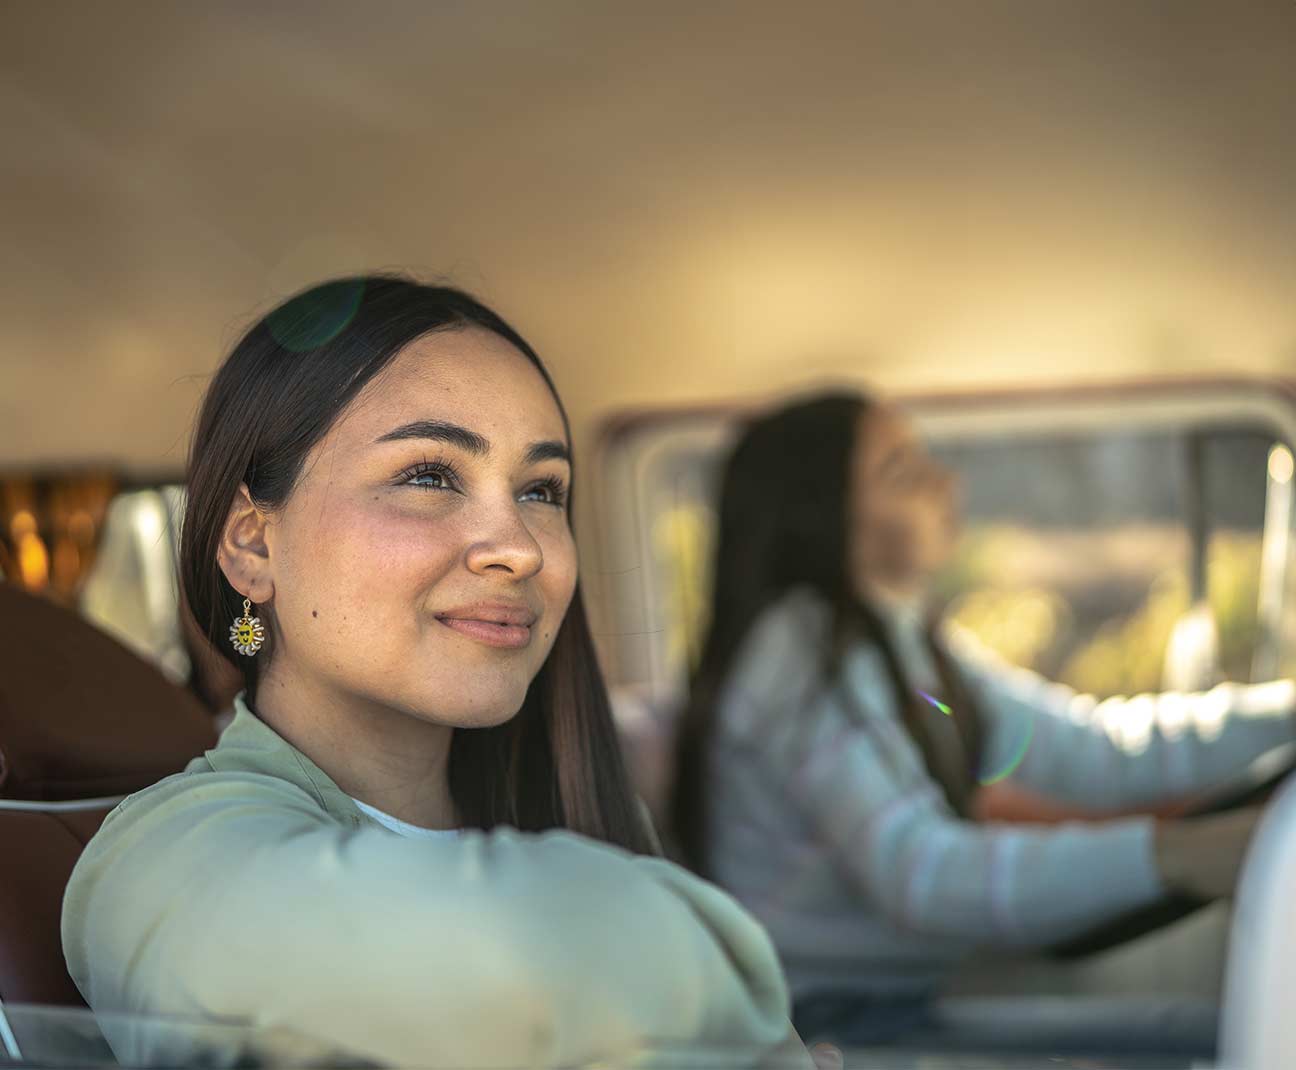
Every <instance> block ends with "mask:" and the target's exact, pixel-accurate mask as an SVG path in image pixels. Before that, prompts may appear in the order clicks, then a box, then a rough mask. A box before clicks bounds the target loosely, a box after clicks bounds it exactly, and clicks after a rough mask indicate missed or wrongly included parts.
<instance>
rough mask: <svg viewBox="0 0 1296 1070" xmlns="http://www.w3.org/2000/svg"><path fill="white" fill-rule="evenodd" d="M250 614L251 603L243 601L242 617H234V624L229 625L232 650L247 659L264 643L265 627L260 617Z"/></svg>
mask: <svg viewBox="0 0 1296 1070" xmlns="http://www.w3.org/2000/svg"><path fill="white" fill-rule="evenodd" d="M251 612H252V603H251V602H249V601H248V600H247V599H246V598H245V599H243V616H241V617H235V618H234V623H233V624H231V625H230V642H231V643H233V644H234V649H235V650H236V651H237V652H238V653H240V654H243V655H245V656H246V657H249V658H250V657H251V656H252V655H253V654H255V653H256V652H257V651H258V650H260V649H261V644H262V643H264V642H265V626H264V625H263V624H262V623H261V618H260V617H253V616H250V614H251Z"/></svg>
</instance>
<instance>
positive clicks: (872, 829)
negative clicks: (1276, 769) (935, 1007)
mask: <svg viewBox="0 0 1296 1070" xmlns="http://www.w3.org/2000/svg"><path fill="white" fill-rule="evenodd" d="M829 626H830V613H829V609H828V607H827V605H826V604H825V603H824V602H822V601H820V600H819V599H818V598H817V596H816V595H815V594H813V593H812V592H811V591H810V590H809V589H798V590H796V591H793V592H791V593H790V594H788V595H787V596H786V597H785V598H784V599H783V600H782V601H781V602H779V603H778V604H776V605H775V606H774V607H772V608H771V609H770V610H769V611H767V612H766V614H764V615H763V616H762V618H761V619H759V620H758V621H757V623H756V624H755V625H754V626H753V629H752V631H751V633H750V634H749V635H748V637H747V639H746V640H745V643H744V646H743V648H742V649H741V650H740V652H739V656H738V659H737V662H736V664H735V668H734V671H733V673H732V674H731V677H730V680H729V682H728V684H727V687H726V690H725V692H724V694H723V695H722V698H721V704H720V708H719V730H718V732H717V736H716V739H715V741H714V746H713V749H712V752H711V753H710V755H709V756H708V757H709V765H710V774H711V783H712V791H713V794H712V800H713V802H712V807H711V824H710V837H711V845H712V849H711V864H712V872H713V875H714V876H715V878H716V879H717V881H718V882H719V883H720V884H721V885H722V886H724V887H725V888H727V889H728V890H730V891H732V892H733V893H734V894H735V895H736V896H737V897H738V899H739V900H740V901H741V902H742V903H743V904H744V905H745V906H747V907H748V909H750V910H751V911H752V912H753V913H754V914H755V915H756V916H757V917H758V918H760V919H761V921H762V922H764V924H765V925H766V927H767V928H768V929H769V931H770V934H771V935H772V936H773V938H774V942H775V944H776V946H777V947H778V949H779V952H780V954H781V955H782V957H783V961H784V966H785V968H786V970H787V974H788V980H789V982H790V984H791V986H792V990H793V995H794V997H796V998H800V997H802V996H805V995H807V994H810V993H813V992H817V991H824V990H831V991H835V992H863V993H877V992H881V993H889V994H896V993H901V992H915V993H917V992H923V991H928V990H930V989H932V988H933V987H934V986H935V985H936V984H937V983H938V981H939V980H940V979H941V978H942V977H943V976H944V975H945V974H946V973H947V972H948V970H949V968H950V967H951V966H952V965H953V964H954V963H955V962H957V961H958V960H959V959H960V958H961V957H962V956H964V955H966V954H967V953H968V952H969V951H970V950H971V949H973V948H976V947H978V946H985V945H991V946H1008V947H1030V946H1041V945H1048V944H1050V943H1053V942H1055V941H1060V940H1062V939H1064V938H1066V937H1068V936H1072V935H1075V934H1077V933H1079V932H1081V931H1083V930H1085V929H1087V928H1089V927H1091V926H1093V925H1095V924H1097V923H1099V922H1102V921H1104V920H1107V919H1110V918H1113V917H1114V916H1116V915H1118V914H1120V913H1122V912H1124V911H1127V910H1130V909H1132V908H1135V907H1138V906H1141V905H1143V904H1146V903H1148V902H1150V901H1152V900H1154V899H1155V898H1157V897H1158V896H1160V895H1162V894H1163V893H1164V888H1163V887H1162V885H1161V881H1160V878H1159V876H1158V873H1157V870H1156V867H1155V865H1154V860H1153V845H1152V838H1153V831H1154V821H1153V819H1152V818H1150V817H1135V818H1129V819H1122V820H1113V821H1110V822H1106V823H1103V824H1068V825H1058V826H1052V827H1049V826H1009V825H984V824H976V823H973V822H970V821H965V820H960V819H959V818H958V817H957V816H956V815H955V814H954V813H953V812H952V811H951V809H950V807H949V805H948V804H947V802H946V800H945V797H944V795H943V793H942V791H941V789H940V788H939V787H938V785H937V784H936V783H935V782H934V781H933V780H932V778H931V777H930V776H929V775H928V772H927V770H926V768H925V766H924V764H923V761H922V758H921V755H920V753H919V751H918V749H917V747H916V746H915V745H914V743H913V741H912V739H911V738H910V736H909V734H908V733H907V732H906V730H905V729H904V727H903V725H902V724H901V721H900V718H899V716H898V713H897V710H896V707H895V699H894V694H893V687H892V684H891V681H890V679H889V677H888V676H887V674H886V671H885V667H884V664H883V661H882V657H881V654H880V652H879V651H878V650H877V649H875V648H874V647H873V646H872V645H871V644H866V643H861V644H858V645H857V646H856V647H854V648H853V649H851V650H850V651H849V652H848V654H847V656H846V659H845V664H844V690H845V693H846V694H848V695H849V696H850V698H851V700H852V701H851V702H846V701H844V700H843V695H842V694H841V693H835V692H826V691H824V690H823V689H821V688H819V687H817V686H816V685H817V683H818V672H817V666H818V664H819V652H820V651H821V650H822V649H824V645H825V644H826V643H827V642H828V631H829ZM890 626H891V627H892V628H893V629H894V631H893V639H894V641H895V645H896V648H897V651H898V653H899V655H900V657H901V658H902V660H903V661H904V662H905V664H906V667H907V669H908V670H909V671H910V673H911V674H912V675H913V676H914V677H915V679H916V680H922V679H924V677H925V675H929V673H930V666H927V665H924V664H922V659H923V657H924V656H925V655H924V654H923V644H922V642H921V640H920V638H919V634H918V623H917V619H916V618H913V619H909V620H907V621H906V620H905V619H900V618H897V619H893V620H892V621H891V622H890ZM947 645H948V646H949V648H950V650H951V654H952V656H953V659H954V661H955V663H956V664H957V666H958V667H959V669H960V670H961V671H962V675H963V677H964V679H965V680H966V681H967V683H968V685H969V686H970V687H971V688H972V689H973V691H974V692H975V694H976V696H977V698H978V705H979V708H980V711H981V713H982V714H983V716H984V718H985V720H986V724H985V726H984V730H985V736H986V740H985V744H986V745H985V756H984V766H983V772H984V773H988V774H989V775H991V776H995V775H999V774H1000V773H1002V772H1004V771H1007V770H1011V771H1012V779H1013V780H1015V781H1016V782H1018V783H1020V784H1021V785H1023V786H1025V787H1028V788H1030V789H1032V790H1035V791H1037V792H1040V793H1043V794H1046V795H1049V796H1051V797H1054V798H1056V799H1059V800H1063V801H1068V802H1074V803H1077V804H1081V805H1087V806H1092V807H1095V808H1097V807H1110V808H1113V809H1119V808H1133V807H1136V806H1137V805H1139V804H1142V803H1150V802H1153V801H1155V800H1158V799H1164V798H1167V797H1171V796H1176V795H1182V794H1185V793H1188V792H1192V791H1194V790H1197V789H1201V788H1205V787H1207V786H1210V785H1212V784H1215V783H1217V782H1219V781H1221V780H1223V779H1225V778H1227V777H1228V776H1229V775H1230V774H1232V773H1235V772H1237V771H1238V770H1240V769H1241V768H1242V767H1243V765H1244V764H1245V763H1246V762H1247V761H1248V760H1250V759H1252V758H1254V757H1256V756H1258V755H1259V754H1261V753H1263V752H1264V751H1266V750H1269V749H1271V748H1273V747H1275V746H1277V745H1279V744H1281V743H1285V742H1288V741H1290V740H1291V739H1292V738H1293V735H1294V731H1293V718H1292V714H1293V710H1296V684H1293V682H1292V681H1290V680H1284V681H1277V682H1274V683H1271V684H1263V685H1257V686H1249V687H1247V686H1239V685H1232V684H1225V685H1221V686H1219V687H1216V688H1215V689H1213V690H1211V691H1209V692H1205V693H1201V694H1176V693H1166V694H1161V695H1155V696H1154V695H1143V696H1139V697H1137V698H1131V699H1109V700H1107V701H1104V702H1096V701H1095V700H1094V699H1092V698H1090V697H1086V696H1082V695H1077V694H1076V693H1075V692H1073V691H1072V690H1070V689H1069V688H1067V687H1064V686H1062V685H1060V684H1055V683H1050V682H1048V681H1046V680H1044V679H1042V678H1041V677H1039V676H1037V675H1035V674H1033V673H1030V672H1026V671H1024V670H1021V669H1016V668H1013V667H1010V666H1008V665H1005V664H1002V663H1000V662H996V661H995V660H994V659H993V658H992V657H990V656H989V655H988V654H987V653H986V652H985V651H984V650H982V649H980V648H978V647H976V645H975V644H974V643H973V642H972V641H971V640H970V639H969V638H968V637H967V636H965V635H959V634H951V635H950V636H949V637H948V643H947ZM919 686H922V685H921V684H919ZM931 716H932V717H936V718H939V717H941V716H942V715H941V714H940V713H938V712H936V710H932V712H931Z"/></svg>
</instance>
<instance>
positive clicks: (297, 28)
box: [0, 0, 1296, 468]
mask: <svg viewBox="0 0 1296 1070" xmlns="http://www.w3.org/2000/svg"><path fill="white" fill-rule="evenodd" d="M125 10H126V11H127V14H125V15H123V14H122V9H120V8H116V7H115V6H112V5H103V6H94V5H78V6H68V5H45V4H41V3H36V2H34V0H32V2H28V3H20V4H14V5H10V6H9V7H7V8H6V33H5V36H4V41H3V43H2V44H0V128H3V129H4V130H5V131H6V135H5V141H4V148H3V150H2V151H3V168H0V213H2V217H3V228H2V232H3V239H4V240H3V243H0V361H2V362H3V363H2V364H0V369H2V375H0V465H13V464H23V463H35V462H44V461H59V460H77V459H83V458H86V457H100V456H105V455H106V456H112V457H115V458H119V459H121V460H123V461H126V462H129V463H131V464H134V465H136V466H141V467H149V468H153V467H159V466H177V465H178V464H179V463H180V458H181V455H182V447H183V443H184V439H185V435H186V432H187V428H188V425H189V422H190V420H191V417H192V413H193V411H194V408H195V405H196V403H197V399H198V397H199V394H200V391H201V388H202V384H203V382H204V378H205V376H206V375H207V374H209V372H210V370H211V369H212V368H213V366H214V365H215V363H216V362H217V360H218V359H219V357H220V355H221V353H222V351H223V349H224V348H225V347H226V346H228V344H229V343H230V341H231V340H232V338H233V336H234V334H235V332H236V331H237V329H238V327H239V326H240V325H241V324H242V323H244V322H246V321H247V320H248V318H250V317H251V316H252V315H253V314H254V313H255V312H256V311H257V310H258V309H263V308H264V307H266V305H267V303H268V302H270V301H271V300H272V299H273V298H274V297H276V296H278V295H282V294H283V293H285V292H288V291H290V290H292V289H294V288H296V287H298V286H300V285H303V284H305V283H307V282H309V281H312V280H315V279H317V278H319V277H320V276H322V275H326V274H329V273H334V272H339V271H345V270H354V269H356V268H359V267H374V266H406V267H410V268H413V269H415V270H417V271H422V272H426V273H431V274H440V273H445V274H448V275H449V276H450V277H452V278H453V279H454V280H455V281H457V282H459V283H461V284H463V285H466V286H468V287H470V288H473V289H476V290H478V291H480V292H482V293H483V294H484V295H486V296H487V297H488V298H490V299H493V300H495V301H496V302H497V303H498V304H499V306H500V307H501V308H502V309H503V310H504V311H505V312H506V313H507V314H508V315H510V316H511V317H512V318H514V319H515V320H516V322H517V323H518V324H519V326H521V327H522V328H523V330H524V332H526V333H528V334H529V335H530V336H532V338H533V339H534V341H535V342H536V343H537V345H538V346H539V348H540V349H541V351H542V352H543V353H545V354H546V355H547V357H548V359H549V361H550V363H551V364H552V366H553V368H554V370H555V373H556V375H557V377H558V379H559V382H560V385H561V386H562V388H563V389H564V391H565V394H566V397H567V400H568V403H569V407H570V409H571V411H572V414H573V416H574V418H575V422H576V426H577V429H578V436H579V442H578V446H579V445H582V444H585V443H587V442H588V439H589V431H590V428H591V427H592V426H593V424H594V422H595V421H596V420H597V419H598V418H599V417H600V416H601V415H602V414H605V413H607V412H609V411H611V410H615V409H617V408H620V407H623V406H630V405H641V404H647V403H665V402H684V401H690V400H697V399H705V398H708V397H712V396H715V395H717V394H720V395H725V396H733V395H740V394H745V393H752V392H759V393H765V392H769V391H771V390H773V389H775V388H777V387H781V386H784V385H788V384H792V383H796V382H800V381H803V380H805V379H807V378H813V377H817V376H819V375H821V374H824V373H838V374H851V375H860V376H863V377H867V378H868V379H871V380H874V381H876V382H878V383H880V384H883V385H884V386H888V387H893V388H900V387H911V386H922V387H931V386H942V387H943V386H957V385H962V384H967V385H976V384H985V383H998V382H1004V381H1012V382H1020V381H1023V380H1025V381H1041V380H1047V381H1056V380H1069V379H1075V378H1107V377H1113V376H1121V377H1123V376H1128V375H1140V374H1167V373H1169V374H1190V373H1193V372H1199V371H1221V370H1230V371H1246V372H1252V373H1257V374H1264V373H1273V372H1278V371H1288V372H1291V371H1292V370H1293V367H1294V366H1296V359H1293V352H1294V350H1293V346H1294V345H1296V301H1293V297H1292V295H1293V293H1296V286H1294V285H1293V284H1294V283H1296V211H1293V199H1292V191H1293V190H1296V139H1294V138H1293V137H1292V131H1293V130H1296V73H1294V72H1296V7H1294V6H1293V5H1291V4H1289V3H1271V4H1267V5H1266V4H1251V5H1224V4H1218V3H1205V2H1203V3H1193V2H1188V0H1182V2H1180V0H1167V2H1162V3H1154V2H1149V0H1144V2H1140V3H1137V4H1129V3H1125V2H1123V0H1122V2H1110V0H1109V2H1076V3H1061V2H1045V3H1040V2H1036V0H1026V2H1021V3H1004V2H1000V3H977V4H967V5H960V4H957V3H947V2H941V3H928V4H925V5H924V4H909V5H895V4H887V5H877V6H874V7H867V6H864V5H841V6H831V7H830V6H825V7H822V8H819V9H816V8H815V7H814V6H813V5H810V6H803V5H784V4H776V3H770V4H758V3H741V4H733V5H729V6H723V5H722V6H708V7H707V8H706V10H705V11H703V12H701V13H699V12H694V11H692V10H691V9H690V8H689V7H686V6H682V7H680V8H679V9H677V10H675V11H671V10H668V9H664V8H662V7H661V6H660V5H652V6H651V7H647V6H645V7H644V8H642V9H640V10H638V11H635V10H633V9H631V8H629V7H608V6H606V5H598V4H587V5H580V4H566V5H564V4H556V3H550V4H543V5H528V6H520V5H519V6H514V7H507V6H502V5H457V6H452V5H439V4H429V5H411V6H400V5H387V6H382V5H379V6H369V5H354V4H342V3H326V4H315V5H311V7H310V11H311V17H309V18H304V17H302V16H301V15H300V14H292V13H291V11H290V9H289V8H288V7H287V6H286V5H284V6H280V7H278V8H276V9H275V10H274V11H271V12H258V11H257V10H256V9H255V8H254V7H251V6H242V7H235V6H232V5H231V6H212V7H211V9H205V8H201V7H199V6H198V5H171V4H166V5H158V6H156V7H147V6H144V5H131V6H130V7H129V8H127V9H125Z"/></svg>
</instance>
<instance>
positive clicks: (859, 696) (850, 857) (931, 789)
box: [722, 602, 1164, 947]
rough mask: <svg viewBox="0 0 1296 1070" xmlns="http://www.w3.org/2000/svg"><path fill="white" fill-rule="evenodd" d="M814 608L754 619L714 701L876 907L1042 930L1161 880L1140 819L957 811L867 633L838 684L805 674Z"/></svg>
mask: <svg viewBox="0 0 1296 1070" xmlns="http://www.w3.org/2000/svg"><path fill="white" fill-rule="evenodd" d="M818 612H819V610H818V607H812V606H810V605H808V604H806V603H804V602H802V603H800V604H797V603H791V604H789V605H784V606H783V607H781V608H780V609H779V610H777V611H776V612H774V613H772V614H770V615H768V617H767V618H766V619H765V620H763V622H762V623H761V624H760V625H759V626H758V627H757V629H755V630H754V634H753V635H752V636H751V637H750V642H749V644H748V645H747V649H746V652H745V653H744V655H743V657H742V660H741V667H740V670H739V672H738V673H737V674H736V675H735V677H734V678H733V679H732V680H731V687H730V688H729V689H728V691H727V693H726V698H725V705H724V708H723V712H722V722H723V724H724V725H725V733H726V735H727V736H728V743H729V744H730V745H732V746H741V747H745V748H747V749H748V751H749V752H754V753H755V755H756V756H757V758H758V760H759V761H760V762H761V763H762V765H763V766H764V768H765V769H766V770H767V773H768V775H769V777H770V780H771V783H772V784H775V785H777V786H778V790H782V791H785V792H786V793H787V797H788V798H789V800H790V801H791V803H792V805H793V806H794V807H796V808H797V810H798V811H799V812H800V813H801V814H802V816H803V818H804V819H805V820H806V821H807V823H808V824H809V825H810V827H811V828H812V829H813V830H814V832H815V834H816V835H817V837H818V839H819V841H820V843H821V844H822V845H823V846H824V848H825V849H826V850H827V851H828V852H829V853H830V854H831V856H832V857H833V859H834V860H835V862H836V863H837V865H838V867H839V868H840V870H841V871H842V872H843V873H844V874H845V875H846V876H847V878H848V879H849V880H850V881H851V882H852V883H853V884H854V885H855V886H856V887H857V888H858V889H859V892H860V894H861V895H862V896H864V897H866V898H867V900H868V901H869V902H870V903H871V904H873V905H874V907H875V908H876V909H877V910H878V911H880V912H881V913H882V914H883V915H885V916H886V917H887V918H888V919H890V920H891V922H892V923H893V924H895V925H897V926H899V927H901V928H905V929H908V930H910V931H912V932H915V933H920V934H924V935H928V936H939V937H945V938H950V939H955V940H959V941H961V942H962V943H964V944H978V943H979V944H999V945H1005V946H1023V947H1024V946H1033V945H1036V946H1037V945H1044V944H1048V943H1052V942H1054V941H1058V940H1062V939H1065V938H1067V937H1069V936H1073V935H1075V934H1077V933H1079V932H1082V931H1084V930H1085V929H1087V928H1089V927H1091V926H1093V925H1095V924H1098V923H1100V922H1102V921H1104V920H1107V919H1109V918H1112V917H1115V916H1117V915H1118V914H1120V913H1123V912H1125V911H1127V910H1130V909H1133V908H1135V907H1138V906H1141V905H1143V904H1145V903H1148V902H1150V901H1152V900H1153V899H1155V898H1157V897H1158V896H1159V895H1161V894H1163V891H1164V889H1163V887H1162V885H1161V882H1160V879H1159V877H1158V875H1157V872H1156V869H1155V864H1154V859H1153V849H1152V836H1153V828H1154V826H1153V822H1152V820H1151V819H1149V818H1133V819H1127V820H1120V821H1112V822H1107V823H1104V824H1100V825H1078V824H1077V825H1059V826H1052V827H1047V828H1045V827H1039V826H1034V827H1017V826H1008V825H992V824H991V825H978V824H974V823H972V822H967V821H963V820H960V819H959V818H958V817H957V815H955V814H954V813H953V812H952V811H951V810H950V808H949V806H948V805H947V803H946V802H945V799H944V796H943V795H942V793H941V791H940V788H939V787H938V786H937V785H936V783H935V782H934V781H933V780H932V779H931V778H930V776H929V775H928V774H927V772H926V769H925V768H924V766H923V764H922V759H921V756H920V755H919V752H918V750H917V748H916V747H915V746H914V744H913V743H912V742H911V741H910V739H909V737H908V735H907V733H906V732H905V730H904V728H903V727H902V726H901V724H900V723H899V721H898V720H897V719H896V717H895V716H894V714H893V712H892V711H891V705H892V703H891V701H890V683H889V682H888V680H887V679H886V677H885V673H884V671H883V669H882V665H881V661H880V659H879V658H877V657H875V656H874V654H875V652H874V651H872V650H871V649H870V648H866V647H865V648H856V649H855V650H853V651H852V652H851V653H850V654H849V655H848V656H847V658H846V664H845V666H844V670H843V677H842V681H841V686H839V687H831V688H829V687H824V686H822V685H821V684H819V683H818V682H817V681H816V672H817V670H816V666H815V665H814V662H813V660H812V654H811V653H810V652H811V651H812V650H813V649H815V648H817V647H821V646H822V643H823V640H824V636H823V634H822V632H823V627H824V622H823V620H822V619H818V617H817V614H818Z"/></svg>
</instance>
